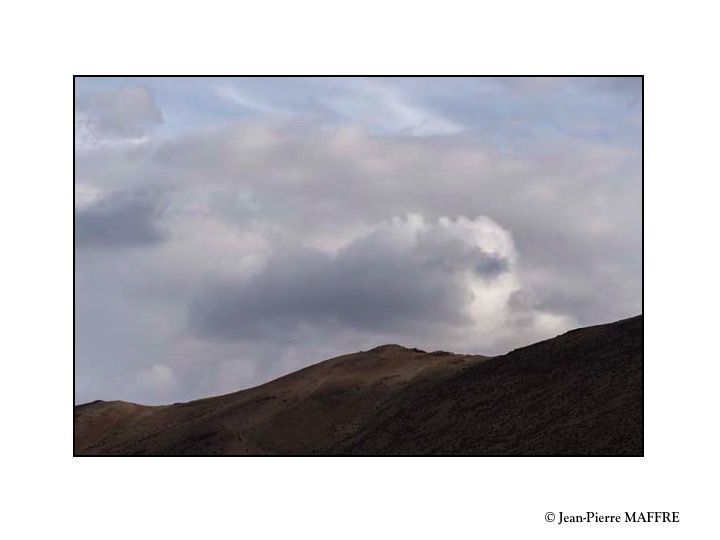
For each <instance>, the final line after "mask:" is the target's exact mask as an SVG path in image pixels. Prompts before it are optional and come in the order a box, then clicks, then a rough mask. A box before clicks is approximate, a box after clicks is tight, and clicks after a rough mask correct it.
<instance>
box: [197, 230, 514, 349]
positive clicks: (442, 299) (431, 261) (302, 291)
mask: <svg viewBox="0 0 720 540" xmlns="http://www.w3.org/2000/svg"><path fill="white" fill-rule="evenodd" d="M475 224H476V223H475V221H471V220H465V221H461V220H459V221H457V222H454V221H450V220H444V221H442V222H439V223H437V224H427V223H425V222H424V221H422V220H421V219H420V218H419V217H418V216H410V217H408V219H407V220H393V222H391V223H387V224H384V225H383V226H381V227H379V228H377V229H376V230H374V231H372V232H371V233H369V234H366V235H364V236H362V237H360V238H358V239H356V240H354V241H353V242H351V243H350V244H348V245H347V246H345V247H343V248H342V249H340V250H339V251H338V252H337V253H336V254H327V253H323V252H321V251H318V250H313V249H300V250H295V251H293V252H291V253H283V254H279V255H276V256H274V257H272V258H271V259H270V260H269V261H268V263H267V265H266V266H265V268H264V269H263V271H262V272H260V273H258V274H256V275H254V276H251V277H250V278H248V279H246V280H244V281H241V282H236V283H227V282H226V283H217V284H215V285H214V286H212V287H210V288H208V289H206V290H205V291H204V293H203V294H202V295H201V296H200V297H199V298H197V299H196V300H195V302H194V303H193V305H192V308H191V315H190V322H191V326H192V327H193V329H194V330H195V331H197V332H198V333H200V334H201V335H202V336H205V337H209V338H219V339H227V340H233V339H234V340H242V339H247V338H253V339H257V338H265V339H271V338H272V337H273V336H277V335H278V334H286V333H288V332H291V333H292V332H294V331H296V330H297V329H298V328H300V327H307V326H311V327H312V326H314V327H324V328H334V327H335V328H336V327H350V328H353V329H356V330H365V331H371V332H403V331H405V332H407V331H413V332H418V330H420V329H428V330H429V329H431V328H435V329H437V328H438V327H440V326H444V325H454V326H464V325H468V324H472V313H469V312H468V311H467V310H468V308H469V306H470V303H471V302H472V300H473V299H474V295H473V291H472V289H471V284H472V283H473V282H475V281H476V280H487V281H489V282H490V283H492V281H493V280H494V279H495V278H497V277H498V276H499V275H501V274H502V273H505V272H509V271H510V266H511V263H512V261H511V257H512V253H511V252H509V248H510V246H504V249H505V250H506V252H493V251H490V248H488V247H487V246H484V245H483V243H484V242H485V240H486V239H485V238H483V237H482V236H481V235H474V234H473V232H475V231H474V230H473V228H472V227H473V226H475ZM486 225H488V224H487V223H486ZM488 226H489V225H488ZM498 229H499V227H498Z"/></svg>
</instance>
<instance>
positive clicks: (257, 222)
mask: <svg viewBox="0 0 720 540" xmlns="http://www.w3.org/2000/svg"><path fill="white" fill-rule="evenodd" d="M74 182H75V183H74V188H75V391H76V395H75V399H76V403H83V402H86V401H91V400H94V399H105V400H110V399H123V400H129V401H136V402H140V403H147V404H159V403H170V402H176V401H187V400H191V399H197V398H201V397H206V396H209V395H216V394H222V393H227V392H232V391H235V390H239V389H242V388H247V387H251V386H255V385H257V384H260V383H263V382H266V381H268V380H271V379H273V378H276V377H278V376H280V375H283V374H286V373H289V372H292V371H295V370H297V369H300V368H302V367H305V366H307V365H310V364H313V363H315V362H317V361H320V360H323V359H327V358H330V357H332V356H337V355H340V354H344V353H348V352H356V351H359V350H367V349H370V348H373V347H375V346H377V345H381V344H385V343H399V344H401V345H404V346H407V347H419V348H421V349H424V350H429V351H432V350H449V351H453V352H462V353H478V354H491V355H495V354H503V353H505V352H508V351H509V350H511V349H513V348H517V347H520V346H524V345H528V344H530V343H533V342H535V341H539V340H542V339H546V338H550V337H554V336H556V335H558V334H560V333H562V332H565V331H567V330H570V329H572V328H575V327H579V326H587V325H592V324H599V323H605V322H610V321H613V320H617V319H620V318H624V317H630V316H633V315H636V314H638V313H640V312H641V309H642V273H641V269H642V82H641V79H640V78H637V77H621V78H610V77H604V78H591V77H576V78H541V77H531V78H519V77H502V78H483V77H480V78H477V77H467V78H466V77H459V78H354V77H352V78H273V77H262V78H260V77H258V78H205V77H203V78H76V80H75V180H74Z"/></svg>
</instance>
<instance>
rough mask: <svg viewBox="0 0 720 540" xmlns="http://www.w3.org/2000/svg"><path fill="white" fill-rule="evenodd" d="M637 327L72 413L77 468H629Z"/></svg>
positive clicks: (333, 365)
mask: <svg viewBox="0 0 720 540" xmlns="http://www.w3.org/2000/svg"><path fill="white" fill-rule="evenodd" d="M642 325H643V320H642V315H639V316H636V317H632V318H629V319H623V320H620V321H616V322H613V323H608V324H603V325H595V326H590V327H585V328H578V329H574V330H571V331H569V332H566V333H564V334H562V335H560V336H556V337H555V338H550V339H547V340H544V341H540V342H538V343H534V344H532V345H528V346H525V347H520V348H518V349H514V350H512V351H510V352H508V353H506V354H504V355H500V356H495V357H487V356H480V355H466V354H454V353H448V352H446V351H434V352H425V351H422V350H420V349H416V348H408V347H403V346H400V345H397V344H387V345H381V346H378V347H375V348H373V349H370V350H368V351H361V352H358V353H351V354H346V355H342V356H338V357H335V358H331V359H328V360H325V361H322V362H319V363H316V364H313V365H311V366H308V367H305V368H303V369H301V370H298V371H295V372H293V373H290V374H287V375H285V376H282V377H279V378H278V379H275V380H273V381H269V382H267V383H265V384H262V385H260V386H256V387H253V388H249V389H245V390H240V391H237V392H233V393H230V394H225V395H221V396H214V397H209V398H203V399H200V400H196V401H190V402H186V403H176V404H172V405H158V406H147V405H139V404H135V403H130V402H124V401H99V400H96V401H94V402H90V403H85V404H81V405H77V406H75V415H74V416H75V440H74V443H75V454H76V455H642V452H643V437H642V423H643V407H642V372H643V366H642V364H643V360H642Z"/></svg>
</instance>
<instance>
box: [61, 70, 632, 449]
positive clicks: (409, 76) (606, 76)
mask: <svg viewBox="0 0 720 540" xmlns="http://www.w3.org/2000/svg"><path fill="white" fill-rule="evenodd" d="M131 77H138V78H140V77H143V78H185V79H191V78H213V77H217V78H220V77H224V78H240V77H243V78H250V77H254V78H266V79H272V78H307V77H318V78H333V77H344V78H364V77H384V78H419V77H423V78H461V77H463V78H540V77H543V78H546V77H552V78H609V77H613V78H640V93H641V100H640V109H641V126H640V132H641V142H640V161H641V166H640V171H641V173H640V177H641V179H640V189H641V204H640V206H641V210H640V222H641V228H642V231H641V242H640V246H641V247H640V249H641V257H640V260H641V262H640V269H641V270H640V272H641V276H640V282H641V286H640V289H641V292H640V315H641V316H642V317H643V319H642V325H643V338H644V335H645V315H644V314H645V75H643V74H638V75H632V74H623V75H611V74H604V75H591V74H582V75H559V74H552V75H544V74H533V75H517V74H513V75H507V74H505V75H382V74H374V75H327V74H326V75H138V74H132V75H127V74H102V75H92V74H74V75H73V107H72V112H73V131H72V132H73V140H72V143H73V306H72V311H73V340H72V341H73V457H74V458H94V457H99V458H127V457H139V458H152V457H167V458H188V457H190V458H197V457H199V458H208V457H211V458H246V457H264V458H274V457H285V458H287V457H298V458H304V457H312V458H354V457H372V458H376V457H384V458H418V457H419V458H436V457H440V458H443V457H444V458H448V457H452V458H498V457H499V458H527V457H531V458H578V457H580V458H603V457H613V458H638V457H640V458H643V457H645V442H646V437H645V435H646V433H645V355H644V351H645V345H644V339H643V357H642V359H641V366H642V388H641V392H640V393H641V395H642V400H643V426H642V429H643V452H642V453H641V454H637V455H627V456H626V455H617V454H558V455H545V454H522V455H512V456H509V455H505V454H477V455H458V454H441V455H431V456H423V455H415V454H368V455H362V456H351V455H344V454H327V455H323V454H248V455H213V454H190V455H173V454H147V455H146V454H143V455H129V454H128V455H125V454H121V455H117V456H116V455H105V454H78V453H77V452H76V449H75V407H76V403H75V293H76V291H75V208H74V198H75V102H76V94H75V79H81V78H98V79H108V78H131ZM611 322H613V321H611ZM268 382H270V381H268Z"/></svg>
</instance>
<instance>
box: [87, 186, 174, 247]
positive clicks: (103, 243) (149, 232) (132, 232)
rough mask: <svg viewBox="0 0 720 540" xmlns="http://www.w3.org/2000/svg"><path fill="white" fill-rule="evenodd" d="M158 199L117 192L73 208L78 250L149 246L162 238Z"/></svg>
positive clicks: (146, 194) (145, 193)
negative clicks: (86, 204)
mask: <svg viewBox="0 0 720 540" xmlns="http://www.w3.org/2000/svg"><path fill="white" fill-rule="evenodd" d="M162 212H163V204H162V202H161V198H160V197H159V196H158V195H157V194H155V193H150V192H132V193H117V194H113V195H110V196H108V197H106V198H104V199H101V200H100V201H97V202H94V203H92V204H90V205H88V206H86V207H81V208H76V209H75V245H76V247H79V248H99V249H110V248H124V247H133V246H150V245H154V244H157V243H159V242H162V241H163V240H165V238H166V232H165V231H164V230H163V227H162V225H161V222H160V219H161V216H162Z"/></svg>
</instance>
